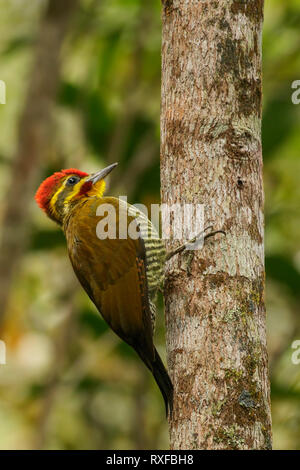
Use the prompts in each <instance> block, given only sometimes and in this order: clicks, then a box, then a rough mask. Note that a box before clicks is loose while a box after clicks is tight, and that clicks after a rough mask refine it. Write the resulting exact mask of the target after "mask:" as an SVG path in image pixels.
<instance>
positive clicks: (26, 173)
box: [0, 0, 77, 325]
mask: <svg viewBox="0 0 300 470" xmlns="http://www.w3.org/2000/svg"><path fill="white" fill-rule="evenodd" d="M76 5H77V0H66V1H64V2H62V1H61V0H49V1H48V4H47V8H46V10H45V14H44V17H43V19H42V21H41V26H40V32H39V36H38V38H37V44H36V56H35V60H34V64H33V69H32V73H31V75H30V77H29V85H28V91H27V97H26V102H25V105H24V110H23V112H22V115H21V117H20V121H19V128H18V147H17V152H16V155H15V157H14V159H13V162H12V169H11V178H10V182H9V185H8V189H7V194H6V198H5V201H6V206H5V208H4V214H3V220H2V234H1V240H0V245H1V249H0V299H1V302H0V325H1V323H2V321H3V317H4V313H5V310H6V307H7V302H8V299H9V295H10V291H11V285H12V281H13V276H14V273H15V271H16V269H17V267H18V264H19V261H20V258H21V255H22V253H23V250H24V246H25V243H26V238H27V235H28V227H29V222H28V216H29V206H30V202H31V201H32V198H33V196H34V191H35V189H36V186H37V184H38V180H39V175H40V174H41V167H42V162H43V161H46V159H47V156H48V154H49V147H50V144H51V139H52V136H51V132H49V130H50V122H51V111H52V106H53V102H54V101H55V98H56V92H57V87H58V83H59V75H60V60H59V59H60V50H61V45H62V42H63V39H64V37H65V33H66V30H67V26H68V22H69V19H70V16H71V14H72V12H73V11H74V9H75V7H76Z"/></svg>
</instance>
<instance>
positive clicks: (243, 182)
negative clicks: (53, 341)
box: [161, 0, 271, 449]
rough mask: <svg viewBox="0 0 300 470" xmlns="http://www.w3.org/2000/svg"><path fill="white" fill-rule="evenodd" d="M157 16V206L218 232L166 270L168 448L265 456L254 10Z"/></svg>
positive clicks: (254, 1)
mask: <svg viewBox="0 0 300 470" xmlns="http://www.w3.org/2000/svg"><path fill="white" fill-rule="evenodd" d="M162 8H163V13H162V22H163V38H162V111H161V184H162V202H164V203H168V204H174V203H176V202H180V203H198V204H201V203H202V204H204V205H205V226H207V225H210V223H213V226H214V228H215V229H217V228H218V229H219V228H223V229H224V230H225V231H226V237H222V236H216V237H215V238H214V239H210V240H209V241H208V242H207V244H206V245H205V247H204V248H203V249H202V250H199V251H196V252H194V253H195V254H194V255H189V254H188V253H183V254H182V255H178V256H176V257H174V258H173V259H171V261H169V263H168V265H167V269H166V285H165V308H166V321H167V350H168V362H169V368H170V372H171V377H172V379H173V382H174V387H175V398H174V400H175V402H174V407H175V408H174V414H173V419H172V420H171V422H170V435H171V448H173V449H269V448H270V447H271V417H270V397H269V380H268V361H267V349H266V332H265V306H264V228H263V224H264V216H263V185H262V151H261V78H262V77H261V28H262V21H263V1H261V0H248V1H233V0H230V1H229V0H218V1H204V0H202V1H201V0H173V1H172V0H164V1H163V7H162ZM176 245H178V242H175V241H173V242H170V241H168V242H167V247H168V249H171V248H174V247H175V246H176Z"/></svg>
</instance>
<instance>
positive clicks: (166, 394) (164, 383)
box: [152, 349, 173, 416]
mask: <svg viewBox="0 0 300 470" xmlns="http://www.w3.org/2000/svg"><path fill="white" fill-rule="evenodd" d="M152 374H153V376H154V378H155V380H156V383H157V385H158V386H159V389H160V391H161V393H162V396H163V398H164V401H165V407H166V415H167V416H168V414H170V416H172V413H173V384H172V382H171V379H170V377H169V374H168V372H167V370H166V368H165V366H164V364H163V362H162V360H161V358H160V356H159V354H158V352H157V351H156V349H155V359H154V362H153V363H152Z"/></svg>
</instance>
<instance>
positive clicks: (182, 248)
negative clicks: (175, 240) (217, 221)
mask: <svg viewBox="0 0 300 470" xmlns="http://www.w3.org/2000/svg"><path fill="white" fill-rule="evenodd" d="M212 228H213V227H212V225H209V226H208V227H206V228H205V229H204V230H203V231H202V232H200V233H199V234H198V235H196V236H195V237H194V238H192V239H191V240H189V241H187V242H186V243H184V244H183V245H180V246H179V247H177V248H175V250H173V251H170V252H169V253H167V254H166V261H169V260H170V259H171V258H173V256H175V255H177V254H178V253H182V252H183V251H185V250H187V251H189V246H190V245H192V244H194V243H195V242H196V241H197V240H199V239H200V237H202V236H203V235H204V234H205V232H206V231H207V230H209V229H212ZM218 233H222V234H223V235H226V233H225V232H224V230H214V231H212V232H209V233H208V234H206V235H204V243H205V240H207V239H208V238H210V237H213V236H215V235H217V234H218Z"/></svg>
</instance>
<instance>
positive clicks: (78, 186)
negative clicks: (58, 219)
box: [64, 178, 86, 206]
mask: <svg viewBox="0 0 300 470" xmlns="http://www.w3.org/2000/svg"><path fill="white" fill-rule="evenodd" d="M85 182H86V179H85V178H83V179H82V180H80V181H78V183H76V184H75V185H74V186H73V191H71V193H70V194H69V196H67V197H66V198H65V200H64V206H67V205H68V204H69V202H70V201H71V199H73V197H74V196H76V194H78V193H79V192H80V189H81V186H83V185H84V183H85ZM64 187H65V185H64Z"/></svg>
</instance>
